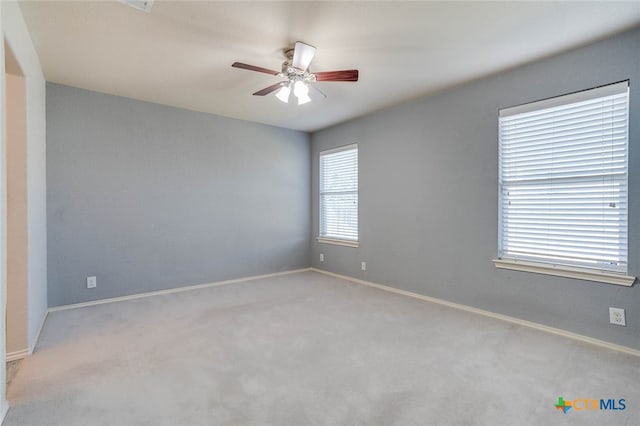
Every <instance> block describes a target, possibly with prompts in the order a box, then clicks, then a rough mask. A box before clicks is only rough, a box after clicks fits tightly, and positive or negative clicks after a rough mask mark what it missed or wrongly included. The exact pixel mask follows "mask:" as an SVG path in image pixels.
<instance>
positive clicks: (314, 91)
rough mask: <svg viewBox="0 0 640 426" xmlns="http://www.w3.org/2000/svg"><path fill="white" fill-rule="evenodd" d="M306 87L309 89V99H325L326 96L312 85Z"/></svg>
mask: <svg viewBox="0 0 640 426" xmlns="http://www.w3.org/2000/svg"><path fill="white" fill-rule="evenodd" d="M307 87H308V88H309V97H310V98H312V99H318V98H320V97H321V96H322V97H323V98H326V97H327V95H325V94H324V93H323V92H322V91H321V90H320V89H318V88H317V87H315V86H314V85H312V84H307Z"/></svg>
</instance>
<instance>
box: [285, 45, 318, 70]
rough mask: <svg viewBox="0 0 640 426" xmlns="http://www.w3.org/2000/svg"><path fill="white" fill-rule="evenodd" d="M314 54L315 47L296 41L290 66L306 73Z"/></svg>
mask: <svg viewBox="0 0 640 426" xmlns="http://www.w3.org/2000/svg"><path fill="white" fill-rule="evenodd" d="M315 54H316V48H315V47H313V46H311V45H309V44H306V43H303V42H301V41H296V45H295V48H294V49H293V62H292V64H291V65H293V67H294V68H297V69H299V70H301V71H306V70H307V68H309V64H310V63H311V61H312V60H313V57H314V56H315Z"/></svg>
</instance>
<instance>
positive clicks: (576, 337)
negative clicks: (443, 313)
mask: <svg viewBox="0 0 640 426" xmlns="http://www.w3.org/2000/svg"><path fill="white" fill-rule="evenodd" d="M311 270H312V271H314V272H319V273H321V274H325V275H330V276H332V277H336V278H341V279H343V280H347V281H351V282H354V283H357V284H362V285H366V286H369V287H374V288H377V289H380V290H384V291H389V292H391V293H397V294H401V295H403V296H409V297H413V298H415V299H420V300H424V301H427V302H432V303H437V304H439V305H444V306H448V307H450V308H454V309H460V310H462V311H467V312H472V313H474V314H478V315H482V316H485V317H489V318H494V319H498V320H502V321H506V322H510V323H512V324H518V325H522V326H525V327H529V328H534V329H536V330H540V331H544V332H547V333H551V334H555V335H558V336H562V337H567V338H569V339H572V340H578V341H580V342H585V343H590V344H592V345H596V346H600V347H603V348H606V349H611V350H614V351H618V352H624V353H626V354H629V355H634V356H637V357H640V350H638V349H633V348H629V347H627V346H622V345H617V344H615V343H610V342H606V341H604V340H600V339H594V338H593V337H588V336H584V335H582V334H577V333H572V332H570V331H566V330H562V329H559V328H555V327H549V326H546V325H542V324H538V323H536V322H532V321H527V320H523V319H520V318H515V317H511V316H508V315H502V314H497V313H495V312H491V311H485V310H484V309H478V308H473V307H471V306H467V305H461V304H459V303H454V302H448V301H446V300H442V299H436V298H435V297H429V296H424V295H422V294H418V293H413V292H411V291H406V290H400V289H398V288H394V287H389V286H386V285H382V284H375V283H372V282H369V281H364V280H360V279H358V278H352V277H348V276H346V275H340V274H336V273H334V272H329V271H323V270H322V269H317V268H311Z"/></svg>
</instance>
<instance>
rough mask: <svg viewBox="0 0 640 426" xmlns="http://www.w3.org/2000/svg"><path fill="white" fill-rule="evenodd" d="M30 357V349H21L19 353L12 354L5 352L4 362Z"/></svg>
mask: <svg viewBox="0 0 640 426" xmlns="http://www.w3.org/2000/svg"><path fill="white" fill-rule="evenodd" d="M29 355H31V350H30V349H28V348H27V349H21V350H19V351H13V352H7V358H6V361H7V362H9V361H15V360H17V359H22V358H24V357H26V356H29Z"/></svg>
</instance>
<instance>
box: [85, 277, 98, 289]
mask: <svg viewBox="0 0 640 426" xmlns="http://www.w3.org/2000/svg"><path fill="white" fill-rule="evenodd" d="M97 285H98V284H97V280H96V277H87V288H96V286H97Z"/></svg>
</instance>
